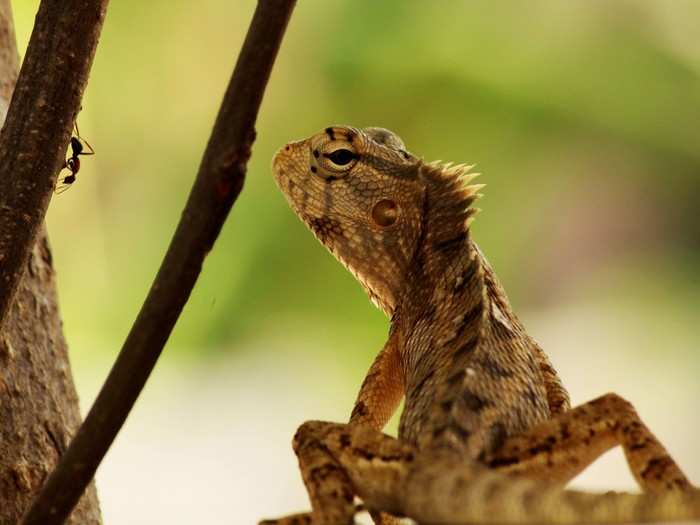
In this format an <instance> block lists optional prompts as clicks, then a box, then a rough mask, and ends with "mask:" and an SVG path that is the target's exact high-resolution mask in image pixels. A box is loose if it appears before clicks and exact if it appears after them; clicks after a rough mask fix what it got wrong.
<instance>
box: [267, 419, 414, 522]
mask: <svg viewBox="0 0 700 525" xmlns="http://www.w3.org/2000/svg"><path fill="white" fill-rule="evenodd" d="M294 452H295V453H296V454H297V456H298V458H299V466H300V468H301V472H302V477H303V479H304V484H305V485H306V488H307V490H308V493H309V499H310V500H311V507H312V509H313V510H312V512H311V513H309V514H297V515H294V516H290V517H287V518H282V519H280V520H272V521H265V522H263V523H265V524H276V525H292V524H303V523H311V524H313V525H350V524H352V523H353V517H354V514H355V512H356V511H357V510H358V507H357V506H356V505H354V504H353V499H354V496H359V497H360V498H362V500H363V501H364V503H365V505H366V506H367V507H368V508H370V509H382V510H383V511H388V512H392V513H398V512H400V510H399V509H400V508H401V505H402V504H403V502H402V499H401V495H402V493H403V490H402V487H403V486H404V484H405V483H404V482H405V479H406V476H407V473H408V471H409V467H410V465H411V464H412V462H413V461H414V458H415V455H416V454H415V450H414V448H413V447H412V446H411V445H408V444H405V443H402V442H400V441H399V440H397V439H395V438H392V437H390V436H387V435H385V434H382V433H381V432H379V431H378V430H375V429H373V428H371V427H369V426H367V425H357V424H341V423H326V422H321V421H308V422H306V423H304V424H303V425H302V426H301V427H299V430H298V431H297V433H296V435H295V436H294ZM382 519H383V518H382Z"/></svg>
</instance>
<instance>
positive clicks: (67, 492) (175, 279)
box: [23, 0, 295, 525]
mask: <svg viewBox="0 0 700 525" xmlns="http://www.w3.org/2000/svg"><path fill="white" fill-rule="evenodd" d="M294 3H295V0H259V3H258V6H257V8H256V10H255V14H254V15H253V20H252V22H251V24H250V27H249V29H248V34H247V35H246V39H245V42H244V43H243V48H242V50H241V54H240V55H239V57H238V62H237V63H236V67H235V69H234V72H233V76H232V78H231V81H230V83H229V86H228V88H227V90H226V94H225V95H224V100H223V102H222V104H221V108H220V110H219V114H218V116H217V119H216V123H215V124H214V129H213V131H212V134H211V137H210V139H209V143H208V144H207V148H206V150H205V152H204V156H203V158H202V163H201V165H200V167H199V172H198V173H197V178H196V180H195V183H194V186H193V188H192V191H191V193H190V196H189V199H188V201H187V204H186V206H185V209H184V211H183V213H182V217H181V219H180V222H179V224H178V226H177V230H176V231H175V235H174V237H173V239H172V241H171V243H170V246H169V247H168V251H167V253H166V255H165V258H164V260H163V263H162V264H161V267H160V270H159V271H158V274H157V276H156V278H155V281H154V282H153V285H152V286H151V289H150V291H149V293H148V296H147V297H146V300H145V302H144V304H143V306H142V308H141V311H140V312H139V315H138V317H137V318H136V321H135V322H134V325H133V326H132V328H131V331H130V332H129V335H128V336H127V339H126V341H125V343H124V346H123V347H122V350H121V352H120V354H119V357H118V358H117V361H116V362H115V364H114V366H113V367H112V370H111V372H110V374H109V376H108V377H107V380H106V381H105V384H104V385H103V387H102V390H101V391H100V393H99V395H98V397H97V400H96V401H95V403H94V405H93V406H92V408H91V409H90V412H89V413H88V415H87V418H86V419H85V421H84V422H83V425H82V426H81V427H80V429H79V430H78V433H77V434H76V436H75V438H74V439H73V441H72V442H71V444H70V446H69V448H68V450H67V451H66V453H65V454H64V455H63V457H62V458H61V461H60V463H59V464H58V466H57V467H56V470H55V471H54V472H53V473H52V474H51V476H50V477H49V479H48V481H47V482H46V485H45V486H44V488H43V489H42V491H41V493H40V494H39V496H38V498H37V499H36V500H35V502H34V504H33V505H32V508H31V509H30V511H29V512H28V514H27V515H26V516H25V518H24V521H23V524H24V525H53V524H59V523H62V522H63V520H64V519H65V517H66V516H68V514H69V513H70V511H71V509H72V508H73V506H74V505H75V503H76V502H77V501H78V499H79V497H80V495H81V494H82V492H83V490H84V489H85V487H86V486H87V484H88V483H89V481H90V480H91V479H92V477H93V476H94V474H95V470H96V469H97V467H98V465H99V464H100V462H101V461H102V458H103V457H104V455H105V453H106V452H107V449H108V448H109V446H110V445H111V443H112V441H113V440H114V437H115V436H116V434H117V432H118V431H119V429H120V428H121V426H122V425H123V423H124V420H125V419H126V416H127V415H128V413H129V411H130V410H131V408H132V407H133V405H134V402H135V401H136V398H137V397H138V395H139V393H140V392H141V390H142V388H143V386H144V384H145V383H146V380H147V379H148V376H149V375H150V373H151V371H152V369H153V367H154V365H155V363H156V360H157V359H158V356H159V355H160V352H161V350H162V349H163V346H164V345H165V343H166V341H167V339H168V337H169V335H170V332H171V330H172V328H173V326H174V325H175V322H176V321H177V319H178V317H179V315H180V312H181V311H182V308H183V307H184V305H185V303H186V302H187V299H188V298H189V295H190V292H191V291H192V288H193V286H194V284H195V282H196V280H197V277H198V276H199V273H200V270H201V268H202V263H203V261H204V258H205V257H206V255H207V253H208V252H209V251H210V250H211V248H212V246H213V244H214V241H215V240H216V238H217V236H218V234H219V231H220V230H221V227H222V225H223V223H224V221H225V219H226V216H227V215H228V212H229V210H230V209H231V206H232V205H233V203H234V201H235V200H236V197H238V194H239V193H240V191H241V189H242V187H243V180H244V177H245V171H246V164H247V161H248V158H249V157H250V152H251V146H252V144H253V141H254V139H255V130H254V125H255V119H256V117H257V113H258V109H259V107H260V102H261V100H262V96H263V92H264V90H265V86H266V85H267V81H268V78H269V76H270V72H271V70H272V65H273V63H274V60H275V57H276V55H277V51H278V49H279V46H280V43H281V41H282V36H283V34H284V31H285V29H286V26H287V22H288V21H289V17H290V16H291V12H292V9H293V7H294Z"/></svg>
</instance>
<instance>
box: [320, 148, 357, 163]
mask: <svg viewBox="0 0 700 525" xmlns="http://www.w3.org/2000/svg"><path fill="white" fill-rule="evenodd" d="M325 156H326V158H327V159H329V160H330V161H331V162H332V163H333V164H335V165H336V166H346V165H348V164H350V163H351V162H352V161H353V160H357V155H355V153H353V152H352V151H350V150H349V149H344V148H341V149H337V150H335V151H334V152H332V153H326V155H325Z"/></svg>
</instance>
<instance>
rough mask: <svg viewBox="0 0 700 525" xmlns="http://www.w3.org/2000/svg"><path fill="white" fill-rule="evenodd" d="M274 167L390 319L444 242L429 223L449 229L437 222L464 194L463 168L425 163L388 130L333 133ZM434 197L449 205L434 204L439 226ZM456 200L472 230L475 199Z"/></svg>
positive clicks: (293, 200)
mask: <svg viewBox="0 0 700 525" xmlns="http://www.w3.org/2000/svg"><path fill="white" fill-rule="evenodd" d="M272 168H273V173H274V176H275V180H276V182H277V185H278V186H279V188H280V189H281V190H282V193H283V194H284V195H285V197H286V199H287V201H288V202H289V204H290V206H291V207H292V209H293V210H294V212H295V213H296V214H297V215H298V216H299V218H300V219H301V220H302V221H303V222H304V223H305V224H306V225H307V226H308V227H309V229H310V230H311V231H312V232H313V233H314V235H315V236H316V237H317V238H318V239H319V240H320V241H321V243H322V244H324V245H325V246H326V248H328V249H329V250H330V252H331V253H332V254H333V255H334V256H335V257H336V258H337V259H338V260H339V261H340V262H341V263H343V265H345V266H346V267H347V268H348V269H349V270H350V271H351V272H352V273H353V275H355V277H356V278H357V279H358V281H360V283H361V284H362V286H363V287H364V288H365V290H366V291H367V293H368V295H369V297H370V299H371V300H372V302H374V303H375V305H377V306H378V307H379V308H381V309H382V310H384V311H385V312H386V313H387V314H389V315H390V314H391V313H392V312H393V310H394V307H395V305H396V302H397V299H398V297H399V295H400V294H401V292H402V290H403V288H404V284H405V282H406V277H407V274H408V271H409V269H410V267H411V265H412V263H413V259H414V257H415V255H416V253H417V251H418V248H419V246H420V245H421V243H422V242H423V241H424V240H425V237H426V235H428V236H429V237H432V238H433V240H434V241H435V240H436V239H435V238H436V236H438V237H439V235H438V232H437V230H436V231H435V232H432V233H430V232H428V231H427V229H428V227H429V225H430V224H431V223H432V224H433V225H435V226H439V228H438V229H443V227H447V226H445V225H440V224H438V223H439V222H440V221H443V222H444V221H445V220H448V219H450V217H447V216H446V215H445V214H446V213H447V214H450V213H451V212H452V209H451V208H450V207H449V206H446V204H447V203H448V202H452V201H454V200H455V199H454V198H452V196H454V195H457V194H458V193H459V192H460V191H462V193H463V190H464V189H465V186H464V185H463V184H461V183H459V181H458V178H459V175H461V173H462V171H465V170H464V167H457V168H450V167H446V166H439V165H436V164H425V163H423V162H422V161H421V160H420V159H419V158H417V157H415V156H414V155H411V154H410V153H408V152H407V151H406V149H405V146H404V144H403V141H402V140H401V139H400V138H399V137H398V136H396V135H395V134H394V133H392V132H391V131H388V130H386V129H383V128H364V129H358V128H351V127H343V126H335V127H329V128H326V129H325V130H324V131H322V132H320V133H317V134H316V135H313V136H312V137H310V138H308V139H305V140H301V141H297V142H290V143H289V144H287V145H286V146H284V147H283V148H282V149H280V150H279V151H278V152H277V154H276V155H275V157H274V159H273V161H272ZM468 188H474V187H468ZM448 190H449V191H448ZM468 193H469V192H468ZM431 195H432V196H433V197H434V198H435V199H438V200H439V201H443V202H442V205H438V206H433V208H434V209H435V212H436V214H437V215H435V216H434V217H433V220H431V219H430V218H429V217H428V207H429V206H428V204H429V200H433V197H430V196H431ZM460 195H461V194H460ZM473 195H474V192H470V193H469V196H471V197H473ZM445 196H447V197H449V198H448V200H447V201H446V200H445V199H444V198H443V197H445ZM461 197H463V195H461ZM472 200H473V198H472ZM457 201H458V202H457V208H458V211H457V212H456V214H454V213H453V214H452V215H455V216H456V218H457V221H458V225H459V226H458V228H462V229H466V225H465V218H466V215H465V212H466V208H467V207H468V204H470V203H471V201H469V202H465V200H464V198H459V199H457ZM436 221H437V222H436ZM448 229H449V228H448ZM460 231H462V230H460ZM464 231H466V230H464ZM453 234H454V232H453V231H450V232H449V235H453Z"/></svg>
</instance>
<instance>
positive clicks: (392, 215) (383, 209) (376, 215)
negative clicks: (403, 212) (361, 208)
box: [372, 199, 399, 227]
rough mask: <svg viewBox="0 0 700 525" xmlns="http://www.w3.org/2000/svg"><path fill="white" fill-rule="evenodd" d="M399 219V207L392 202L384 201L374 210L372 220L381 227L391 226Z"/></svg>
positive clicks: (376, 205) (375, 206)
mask: <svg viewBox="0 0 700 525" xmlns="http://www.w3.org/2000/svg"><path fill="white" fill-rule="evenodd" d="M398 217H399V207H398V206H397V205H396V203H395V202H394V201H392V200H389V199H382V200H380V201H379V202H378V203H377V204H375V205H374V208H372V220H373V221H374V222H375V223H377V224H378V225H379V226H383V227H387V226H391V225H392V224H394V223H395V222H396V219H398Z"/></svg>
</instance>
